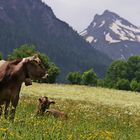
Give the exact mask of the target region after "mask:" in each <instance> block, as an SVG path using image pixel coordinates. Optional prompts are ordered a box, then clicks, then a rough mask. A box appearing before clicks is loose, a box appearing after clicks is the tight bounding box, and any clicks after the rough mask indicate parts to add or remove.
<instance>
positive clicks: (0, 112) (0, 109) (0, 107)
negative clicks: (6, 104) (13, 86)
mask: <svg viewBox="0 0 140 140" xmlns="http://www.w3.org/2000/svg"><path fill="white" fill-rule="evenodd" d="M1 115H2V106H1V105H0V117H1Z"/></svg>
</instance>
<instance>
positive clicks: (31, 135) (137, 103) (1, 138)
mask: <svg viewBox="0 0 140 140" xmlns="http://www.w3.org/2000/svg"><path fill="white" fill-rule="evenodd" d="M42 96H48V97H49V98H50V99H53V100H55V101H56V104H55V105H52V106H51V108H55V109H59V110H61V111H64V112H66V113H67V114H68V119H67V120H65V119H56V118H53V117H51V116H47V115H44V116H37V115H36V110H37V105H38V98H39V97H42ZM5 139H6V140H94V139H95V140H140V94H139V93H134V92H127V91H118V90H112V89H104V88H99V87H97V88H96V87H88V86H76V85H59V84H52V85H51V84H37V83H33V85H32V86H29V87H25V86H24V85H23V87H22V90H21V93H20V101H19V105H18V107H17V112H16V117H15V121H14V123H12V122H10V121H8V120H5V119H4V117H3V116H2V118H1V120H0V140H5Z"/></svg>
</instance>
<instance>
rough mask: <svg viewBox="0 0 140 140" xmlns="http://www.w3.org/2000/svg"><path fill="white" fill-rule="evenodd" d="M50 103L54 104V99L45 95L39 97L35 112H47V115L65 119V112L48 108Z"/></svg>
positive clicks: (40, 113)
mask: <svg viewBox="0 0 140 140" xmlns="http://www.w3.org/2000/svg"><path fill="white" fill-rule="evenodd" d="M51 104H55V101H53V100H49V99H48V97H46V96H44V97H42V98H39V105H38V110H37V114H38V115H44V114H48V115H52V116H54V117H55V118H64V119H67V114H66V113H64V112H61V111H59V110H56V109H49V108H50V105H51Z"/></svg>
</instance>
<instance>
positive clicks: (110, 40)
mask: <svg viewBox="0 0 140 140" xmlns="http://www.w3.org/2000/svg"><path fill="white" fill-rule="evenodd" d="M105 39H106V41H108V42H109V43H116V42H120V40H114V39H113V38H112V37H111V35H110V33H107V34H106V36H105Z"/></svg>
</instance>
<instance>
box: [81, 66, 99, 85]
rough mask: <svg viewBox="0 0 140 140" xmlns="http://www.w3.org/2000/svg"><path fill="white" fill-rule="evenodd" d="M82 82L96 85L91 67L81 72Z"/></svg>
mask: <svg viewBox="0 0 140 140" xmlns="http://www.w3.org/2000/svg"><path fill="white" fill-rule="evenodd" d="M82 83H83V84H84V85H90V86H93V85H97V76H96V73H95V72H94V70H93V69H90V70H88V71H86V72H84V73H83V75H82Z"/></svg>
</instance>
